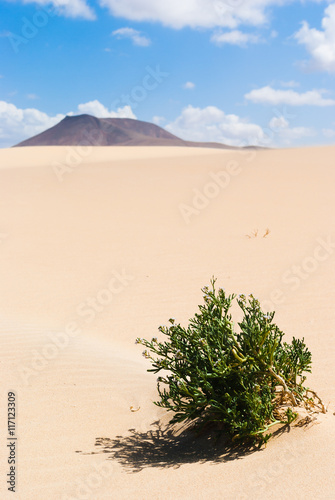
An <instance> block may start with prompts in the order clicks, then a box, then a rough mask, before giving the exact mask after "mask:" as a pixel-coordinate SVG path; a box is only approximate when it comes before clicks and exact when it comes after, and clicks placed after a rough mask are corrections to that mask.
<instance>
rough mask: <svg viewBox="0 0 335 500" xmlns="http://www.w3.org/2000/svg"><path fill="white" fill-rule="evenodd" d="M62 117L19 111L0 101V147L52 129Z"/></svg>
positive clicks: (12, 105) (11, 105)
mask: <svg viewBox="0 0 335 500" xmlns="http://www.w3.org/2000/svg"><path fill="white" fill-rule="evenodd" d="M63 118H64V115H60V114H59V115H56V116H49V115H47V114H46V113H43V112H42V111H39V110H38V109H33V108H28V109H19V108H17V107H16V106H15V105H14V104H10V103H8V102H5V101H0V147H10V146H13V144H15V143H17V142H20V141H21V140H23V139H26V138H28V137H31V136H33V135H36V134H39V133H40V132H43V130H46V129H47V128H50V127H53V126H54V125H56V123H58V122H59V121H60V120H62V119H63Z"/></svg>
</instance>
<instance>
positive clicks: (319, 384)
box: [0, 147, 335, 500]
mask: <svg viewBox="0 0 335 500" xmlns="http://www.w3.org/2000/svg"><path fill="white" fill-rule="evenodd" d="M334 154H335V147H319V148H305V149H293V150H277V151H242V152H241V151H229V150H227V151H226V150H216V149H213V150H209V149H201V148H200V149H195V148H194V149H193V148H173V147H172V148H171V147H167V148H165V147H155V148H146V147H133V148H126V147H118V148H113V147H110V148H108V147H106V148H86V149H84V150H80V149H78V148H76V147H43V148H18V149H11V150H1V151H0V165H1V166H0V206H1V210H0V276H1V281H0V304H1V306H0V319H1V321H0V342H1V353H2V356H1V364H0V376H1V380H2V388H3V390H2V400H3V403H4V404H2V405H1V408H2V410H1V421H2V422H5V421H6V407H5V402H6V394H7V392H8V390H15V391H16V392H17V398H18V418H17V426H18V429H17V435H18V438H19V439H18V473H19V476H18V483H17V484H18V493H17V494H16V498H19V499H20V500H30V499H36V498H38V499H44V498H45V499H47V498H48V499H62V500H65V499H81V498H85V499H97V500H104V499H110V498H113V499H126V498H127V499H128V498H136V499H143V500H144V499H145V500H147V499H148V498H154V499H162V500H163V499H164V500H169V499H175V498H181V499H188V498H189V499H191V498H192V499H207V498H213V499H222V498H224V499H240V500H241V499H263V498H264V499H265V498H269V497H270V496H271V498H275V499H282V498H287V497H295V498H301V499H302V498H308V497H311V498H320V499H321V498H322V499H332V498H334V486H335V485H334V479H333V470H334V467H335V460H334V456H335V454H334V438H335V430H334V429H335V426H334V424H335V416H334V415H333V412H334V411H335V372H334V362H335V359H334V357H335V335H334V313H333V310H334V302H335V263H334V262H335V261H334V259H335V223H334V221H333V217H332V214H333V213H334V209H335V201H334V200H335V198H334V184H335V170H334ZM267 229H269V230H270V233H269V234H268V235H267V236H266V237H263V236H264V234H265V233H266V230H267ZM257 230H258V232H257ZM254 231H256V232H257V236H256V237H255V236H254V234H253V232H254ZM247 235H249V237H248V236H247ZM212 275H215V276H216V277H217V278H218V281H219V283H220V286H223V287H225V288H226V290H227V291H229V292H235V293H251V292H252V293H254V294H255V295H256V296H257V297H258V298H259V299H260V300H261V302H262V304H264V307H265V308H267V309H269V310H276V321H277V323H278V325H279V326H280V327H281V329H283V330H284V331H285V332H287V335H288V338H290V337H291V336H293V335H294V336H296V337H305V340H306V343H307V345H308V346H309V348H310V349H311V351H312V354H313V373H312V375H310V376H309V378H308V381H309V385H310V386H312V387H313V388H314V389H316V390H317V392H318V393H319V395H320V396H321V397H322V398H323V400H324V402H325V403H326V404H328V402H329V407H328V413H327V414H326V415H321V416H320V417H319V418H318V423H316V424H315V425H313V426H311V427H310V428H308V429H301V428H297V427H292V428H291V431H290V432H285V433H284V434H282V435H280V436H277V437H275V438H274V439H273V440H272V441H270V442H269V443H268V445H267V447H266V449H262V450H261V451H259V452H257V453H253V454H249V455H240V456H237V457H235V456H231V454H230V453H229V450H221V458H220V457H218V450H216V449H215V447H213V444H212V443H210V442H209V443H208V442H205V441H201V440H200V441H199V442H196V441H195V440H194V439H193V437H190V435H188V434H187V433H186V434H185V433H183V432H182V431H180V432H179V434H178V435H177V436H175V437H174V438H172V437H170V438H167V437H165V438H164V437H163V436H162V435H160V433H159V431H158V429H159V427H158V426H157V423H156V424H155V423H154V422H160V425H161V426H163V427H164V425H165V424H166V423H167V421H168V418H167V415H166V413H165V411H163V410H161V409H158V408H157V407H155V406H154V405H153V404H152V401H153V400H155V398H156V379H155V376H154V375H152V374H149V373H147V372H146V368H148V367H149V365H148V362H146V360H145V359H144V358H142V356H141V347H140V346H137V345H135V344H134V341H135V338H136V337H138V336H140V337H146V338H151V337H152V336H154V335H156V334H157V327H158V326H159V325H160V324H162V323H163V324H164V323H166V322H167V320H168V318H169V317H170V316H171V315H172V316H174V317H176V318H177V319H178V320H179V321H180V322H182V323H186V321H187V320H188V318H190V317H191V316H193V314H194V312H195V311H196V308H197V305H198V304H199V303H200V302H201V298H202V296H201V292H200V289H201V287H202V286H203V285H205V284H208V282H209V279H210V278H211V276H212ZM130 407H132V408H133V410H137V409H139V410H138V411H131V409H130ZM2 429H3V431H2V432H3V434H2V436H3V439H2V447H1V453H2V454H3V455H4V458H2V455H1V463H2V466H1V467H2V473H1V477H2V482H1V498H12V496H11V495H12V494H11V493H9V492H7V491H6V485H5V482H4V480H3V478H4V477H5V474H6V473H7V470H6V468H4V467H3V464H5V463H6V461H5V457H6V449H5V448H6V445H5V443H6V429H5V427H4V425H2ZM131 429H133V430H131ZM117 436H119V437H117ZM98 438H100V439H99V440H98V445H97V446H96V440H97V439H98ZM116 445H117V450H118V451H117V453H116V455H115V454H114V455H113V453H112V450H111V447H113V446H114V447H115V446H116ZM114 449H116V448H114Z"/></svg>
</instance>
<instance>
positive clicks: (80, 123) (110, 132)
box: [14, 115, 236, 149]
mask: <svg viewBox="0 0 335 500" xmlns="http://www.w3.org/2000/svg"><path fill="white" fill-rule="evenodd" d="M79 145H90V146H187V147H205V148H206V147H207V148H222V149H227V148H229V149H236V148H234V147H231V148H230V146H225V145H224V144H219V143H214V142H191V141H184V140H183V139H180V138H179V137H177V136H175V135H173V134H170V133H169V132H167V131H166V130H164V129H163V128H161V127H158V126H157V125H154V124H153V123H148V122H142V121H140V120H133V119H130V118H96V117H94V116H90V115H78V116H66V117H65V118H64V119H63V120H62V121H61V122H59V123H58V124H57V125H55V126H54V127H51V128H49V129H48V130H45V131H44V132H42V133H41V134H38V135H35V136H34V137H31V138H30V139H27V140H25V141H22V142H20V143H19V144H16V146H14V147H22V146H79Z"/></svg>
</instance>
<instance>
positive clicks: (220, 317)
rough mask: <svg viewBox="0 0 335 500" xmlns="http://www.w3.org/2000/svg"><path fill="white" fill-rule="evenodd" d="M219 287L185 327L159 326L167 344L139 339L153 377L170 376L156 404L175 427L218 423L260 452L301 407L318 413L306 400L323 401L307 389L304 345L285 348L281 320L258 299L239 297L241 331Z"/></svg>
mask: <svg viewBox="0 0 335 500" xmlns="http://www.w3.org/2000/svg"><path fill="white" fill-rule="evenodd" d="M215 281H216V280H215V279H214V278H213V279H212V280H211V285H212V286H211V289H209V288H208V287H204V288H203V289H202V292H203V293H204V305H200V306H199V313H197V314H195V316H194V318H192V319H191V320H190V321H189V325H188V327H187V328H184V327H182V326H181V325H180V324H177V323H176V322H175V320H174V319H173V318H171V319H170V320H169V323H170V325H169V326H161V327H159V331H160V332H161V333H162V334H164V335H166V336H167V337H168V340H167V341H164V342H163V341H162V342H161V341H158V339H157V338H153V339H152V340H151V341H148V340H145V339H139V338H138V339H137V340H136V343H139V344H142V345H144V346H145V347H146V348H147V349H146V350H145V351H144V352H143V355H144V356H145V357H146V358H147V359H149V360H150V361H151V363H152V368H151V369H149V370H148V371H151V372H154V373H158V372H160V371H163V372H164V373H163V376H161V377H159V378H158V379H157V382H158V383H157V388H158V393H159V396H160V401H158V402H155V404H156V405H158V406H160V407H164V408H167V409H168V410H169V411H172V412H174V416H173V418H172V420H171V423H176V422H182V421H195V423H196V425H201V426H203V425H206V424H207V423H212V424H213V423H215V424H218V426H219V427H220V428H223V429H224V430H225V431H226V432H227V433H228V434H229V435H230V436H231V437H232V438H233V440H237V439H240V440H242V441H246V440H250V439H251V440H252V441H253V442H258V443H259V444H260V445H261V444H262V443H265V442H266V441H267V440H268V439H269V438H270V437H271V435H272V434H271V433H268V430H269V429H270V428H271V427H272V426H273V425H276V424H290V423H291V422H292V421H293V420H294V419H295V418H296V417H297V413H296V412H295V411H294V408H295V407H297V406H299V405H303V404H305V406H306V408H308V405H310V407H311V406H315V405H314V403H313V397H308V393H310V394H312V395H313V396H315V397H317V395H316V394H315V393H313V392H312V391H310V390H309V389H308V388H306V387H304V385H303V384H304V382H305V378H306V377H305V376H304V375H303V373H304V372H310V371H311V353H310V351H309V350H308V349H307V347H306V345H305V343H304V339H302V340H299V339H295V338H293V340H292V343H291V344H288V343H286V342H283V341H282V339H283V335H284V334H283V332H282V331H280V330H279V328H278V327H277V325H276V324H275V323H273V317H274V314H275V313H274V312H271V313H267V314H264V313H263V312H262V310H261V308H260V304H259V301H258V300H257V299H256V298H254V297H253V296H252V295H250V296H249V297H248V298H246V297H245V296H244V295H240V296H239V297H238V298H237V302H238V305H239V307H240V308H241V309H242V312H243V319H242V321H241V322H240V323H238V324H239V327H240V328H239V332H235V331H234V324H233V322H232V316H231V314H230V308H231V305H232V303H233V301H234V299H235V298H236V295H234V294H233V295H226V293H225V291H224V290H223V289H221V288H220V289H219V290H218V292H216V290H215ZM319 401H320V400H319ZM321 404H322V403H321Z"/></svg>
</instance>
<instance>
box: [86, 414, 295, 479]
mask: <svg viewBox="0 0 335 500" xmlns="http://www.w3.org/2000/svg"><path fill="white" fill-rule="evenodd" d="M152 426H153V427H154V428H153V429H152V430H149V431H147V432H140V431H137V430H136V429H129V434H128V435H127V436H116V437H115V438H113V439H111V438H106V437H99V438H96V442H95V447H96V448H95V451H93V452H90V453H88V454H92V455H93V454H101V453H105V454H107V455H108V457H107V459H108V460H115V461H117V462H119V463H120V465H121V466H122V467H123V468H124V469H125V470H126V471H127V472H128V473H135V472H140V471H142V470H143V469H145V468H148V467H160V468H165V467H173V468H179V467H180V466H181V465H183V464H191V463H196V462H197V463H205V462H206V463H213V464H215V463H223V462H227V461H231V460H236V459H241V458H244V457H246V456H247V455H250V454H251V453H254V452H256V451H258V452H261V451H263V450H264V447H263V448H259V447H258V446H255V445H250V446H247V445H241V444H235V443H233V442H232V441H231V439H230V438H229V437H227V435H225V434H223V433H222V432H218V431H217V430H215V429H213V428H206V429H205V430H204V431H203V432H202V433H201V434H196V433H195V432H194V430H193V429H192V428H190V427H189V426H188V427H184V428H182V429H179V430H178V431H176V429H175V428H173V427H172V426H170V425H168V426H164V425H163V424H161V422H160V421H156V422H153V424H152ZM285 430H286V431H287V430H289V429H287V428H286V426H285V428H284V429H278V430H277V431H276V432H275V433H274V434H273V435H278V434H282V433H283V432H285ZM84 454H87V453H84Z"/></svg>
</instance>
